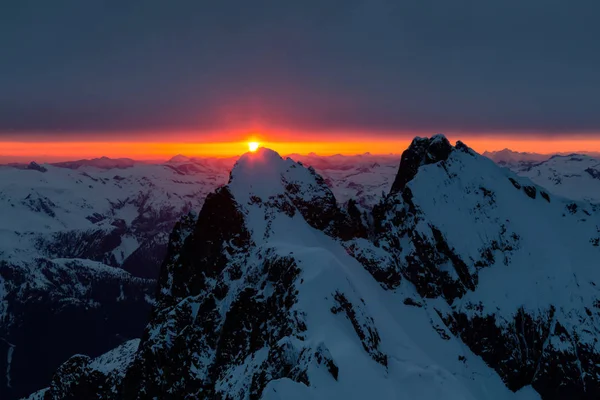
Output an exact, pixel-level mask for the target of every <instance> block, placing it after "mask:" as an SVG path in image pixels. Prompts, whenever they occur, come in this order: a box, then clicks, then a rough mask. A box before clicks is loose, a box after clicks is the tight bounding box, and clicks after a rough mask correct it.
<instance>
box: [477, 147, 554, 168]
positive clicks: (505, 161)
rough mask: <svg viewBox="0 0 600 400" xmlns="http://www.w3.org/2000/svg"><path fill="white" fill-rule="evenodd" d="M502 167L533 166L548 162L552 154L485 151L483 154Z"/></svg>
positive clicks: (508, 150)
mask: <svg viewBox="0 0 600 400" xmlns="http://www.w3.org/2000/svg"><path fill="white" fill-rule="evenodd" d="M482 155H483V156H484V157H487V158H489V159H491V160H494V161H495V162H496V163H498V164H500V165H517V164H532V163H538V162H542V161H546V160H547V159H549V158H550V157H552V154H538V153H526V152H518V151H512V150H510V149H504V150H499V151H484V152H483V154H482Z"/></svg>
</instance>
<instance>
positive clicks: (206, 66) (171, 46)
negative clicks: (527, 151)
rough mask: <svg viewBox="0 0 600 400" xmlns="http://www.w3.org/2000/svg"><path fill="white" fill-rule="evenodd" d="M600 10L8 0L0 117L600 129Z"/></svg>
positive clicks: (534, 5) (99, 126)
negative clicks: (598, 20) (599, 20)
mask: <svg viewBox="0 0 600 400" xmlns="http://www.w3.org/2000/svg"><path fill="white" fill-rule="evenodd" d="M599 14H600V3H599V2H597V1H596V0H593V1H592V0H589V1H588V0H577V1H571V2H568V1H564V0H502V1H492V0H489V1H487V0H484V1H481V0H478V1H476V0H454V1H447V0H413V1H410V0H390V1H384V0H364V1H359V0H351V1H331V0H304V1H298V2H285V1H284V2H282V1H266V0H257V1H252V2H249V1H242V0H239V1H238V0H236V1H234V0H221V1H184V0H178V1H164V0H160V1H159V0H146V1H134V0H120V1H108V0H105V1H79V0H77V1H75V0H73V1H66V0H65V1H63V0H57V1H52V2H49V1H39V0H19V1H17V0H12V1H11V0H9V1H4V2H2V3H1V5H0V131H4V132H5V133H4V135H6V132H7V131H9V130H12V131H11V132H13V135H14V132H31V131H49V132H51V131H53V130H58V129H61V130H64V131H105V132H108V133H110V132H111V131H114V132H117V131H122V130H161V129H198V130H203V129H219V128H222V127H232V126H243V124H244V123H248V122H251V121H261V122H263V123H265V124H268V125H273V126H281V127H287V128H296V129H331V130H346V129H351V130H365V129H370V130H379V131H388V132H393V131H398V130H402V131H405V130H426V131H431V130H436V131H440V130H441V131H469V132H494V131H496V132H511V131H517V132H518V131H538V132H549V133H561V134H564V133H567V132H599V131H600V112H598V110H599V109H600V96H599V95H598V92H599V91H600V74H599V72H598V71H600V41H599V40H598V38H600V24H598V23H597V16H598V15H599ZM108 133H107V134H108Z"/></svg>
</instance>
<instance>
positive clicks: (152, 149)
mask: <svg viewBox="0 0 600 400" xmlns="http://www.w3.org/2000/svg"><path fill="white" fill-rule="evenodd" d="M420 136H426V135H422V134H421V135H420ZM332 139H333V140H332ZM332 139H329V140H327V141H315V140H311V141H269V140H261V141H260V142H258V140H256V139H254V138H253V139H252V140H251V141H232V142H210V143H193V142H169V143H163V142H144V141H138V142H135V141H130V142H106V141H104V142H102V141H96V142H77V141H72V142H17V141H12V142H1V141H0V157H2V158H1V159H0V161H2V162H5V161H4V159H6V158H9V159H10V158H14V159H20V161H23V160H22V159H23V158H30V161H31V160H36V161H38V162H52V161H61V160H63V161H64V160H76V159H83V158H96V157H102V156H106V157H111V158H125V157H126V158H132V159H138V160H165V159H169V158H171V157H172V156H175V155H177V154H183V155H186V156H190V157H194V156H195V157H203V156H204V157H234V156H239V155H241V154H243V153H245V152H247V151H248V150H251V149H252V148H253V147H254V146H256V148H258V146H262V147H267V148H270V149H272V150H275V151H277V152H278V153H279V154H281V155H289V154H293V153H298V154H308V153H316V154H318V155H323V156H327V155H334V154H345V155H351V154H363V153H365V152H370V153H371V154H398V155H400V154H401V153H402V152H403V151H404V150H405V149H406V148H407V147H408V145H409V144H410V141H411V140H412V137H410V138H408V137H406V138H399V139H397V140H389V139H386V138H381V137H380V138H368V136H363V137H362V138H358V137H356V138H355V137H352V138H350V139H349V140H347V141H342V140H335V139H336V138H332ZM448 139H449V140H450V141H451V142H452V143H454V142H455V141H456V140H462V141H463V142H464V143H465V144H467V145H468V146H469V147H471V148H473V149H474V150H476V151H478V152H479V153H482V152H484V151H486V150H488V151H493V150H502V149H504V148H509V149H511V150H514V151H521V152H535V153H543V154H547V153H555V152H585V151H588V152H600V139H596V138H588V139H586V138H578V139H547V138H546V139H538V138H523V139H520V138H509V137H505V138H499V137H493V138H490V137H487V138H486V137H482V136H472V137H469V136H466V135H465V136H456V135H448ZM250 146H252V147H250Z"/></svg>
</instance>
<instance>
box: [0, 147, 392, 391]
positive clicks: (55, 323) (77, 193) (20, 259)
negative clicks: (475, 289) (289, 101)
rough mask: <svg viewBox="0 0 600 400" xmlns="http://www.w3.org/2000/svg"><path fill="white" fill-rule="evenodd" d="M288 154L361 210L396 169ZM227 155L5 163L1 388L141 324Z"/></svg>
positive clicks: (375, 162) (29, 385) (27, 383)
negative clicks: (178, 228) (164, 268)
mask: <svg viewBox="0 0 600 400" xmlns="http://www.w3.org/2000/svg"><path fill="white" fill-rule="evenodd" d="M293 157H294V159H297V160H302V161H303V162H304V163H307V164H309V165H312V166H314V167H315V168H316V169H318V170H319V171H320V173H322V174H323V176H324V177H325V180H326V182H327V184H328V185H331V187H332V188H333V190H334V192H335V193H336V197H337V199H338V201H340V202H343V203H346V202H348V201H352V202H354V203H355V205H356V207H357V208H358V209H360V210H362V212H365V211H368V210H370V209H371V208H372V207H373V205H374V204H376V203H377V202H378V201H379V199H380V196H381V192H382V191H386V192H387V191H388V190H389V188H390V186H391V184H392V181H393V177H394V175H395V169H397V165H395V164H397V158H396V157H385V156H383V157H382V156H371V155H369V154H364V155H356V156H341V155H336V156H331V157H322V156H316V155H314V154H312V155H308V156H300V155H294V156H293ZM234 162H235V160H233V159H227V158H225V159H223V158H190V157H185V156H182V155H178V156H175V157H173V158H172V159H171V160H169V161H168V162H166V163H160V164H156V163H142V162H138V161H134V160H130V159H109V158H106V157H102V158H98V159H93V160H78V161H69V162H60V163H53V164H37V163H34V162H32V163H30V164H14V165H9V166H0V399H3V400H4V399H6V400H11V399H16V398H19V397H21V396H24V395H26V394H28V393H30V392H31V391H33V390H36V389H39V388H42V387H44V386H45V385H46V384H47V382H48V381H49V380H50V378H51V377H52V374H53V373H54V371H55V370H56V368H58V367H59V366H60V365H61V364H62V363H63V362H64V361H65V360H67V359H68V358H69V357H70V356H72V355H73V354H76V353H83V354H87V355H89V356H92V357H95V356H98V355H100V354H102V353H104V352H106V351H108V350H110V349H112V348H114V347H115V346H117V345H120V344H122V343H124V342H126V341H127V340H129V339H131V338H136V337H140V336H141V335H142V333H143V329H144V327H145V325H146V323H147V319H148V315H149V312H150V309H151V306H152V304H153V298H154V293H155V291H156V279H157V278H158V275H159V270H160V265H161V263H162V261H163V260H164V258H165V256H166V253H167V247H168V241H169V240H168V239H169V234H170V233H171V231H172V230H173V227H174V225H175V223H176V222H177V221H178V220H179V219H180V218H181V217H182V216H185V215H187V214H188V213H190V212H191V213H192V214H193V213H194V212H197V211H199V210H200V208H201V207H202V204H203V202H204V199H205V197H206V195H207V194H208V193H210V192H212V191H214V190H215V189H216V188H218V187H219V186H222V185H224V184H226V183H227V178H228V175H229V171H230V170H231V167H232V165H233V163H234ZM190 218H194V217H193V216H190ZM128 349H131V346H130V347H128Z"/></svg>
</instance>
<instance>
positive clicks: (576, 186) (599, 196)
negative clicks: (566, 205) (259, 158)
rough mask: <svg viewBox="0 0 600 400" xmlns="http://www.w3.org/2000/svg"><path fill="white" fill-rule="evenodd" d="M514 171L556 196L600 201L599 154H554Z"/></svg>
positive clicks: (594, 201)
mask: <svg viewBox="0 0 600 400" xmlns="http://www.w3.org/2000/svg"><path fill="white" fill-rule="evenodd" d="M516 172H517V173H518V174H519V175H521V176H525V177H527V178H529V179H531V180H532V181H533V182H535V183H536V184H538V185H540V186H543V187H545V188H547V189H548V191H549V192H551V193H554V194H557V195H559V196H563V197H566V198H570V199H574V200H586V201H590V202H593V203H600V159H598V158H594V157H590V156H586V155H580V154H572V155H568V156H553V157H552V158H550V159H549V160H547V161H544V162H542V163H537V164H535V165H532V166H529V167H527V168H518V169H517V171H516Z"/></svg>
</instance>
